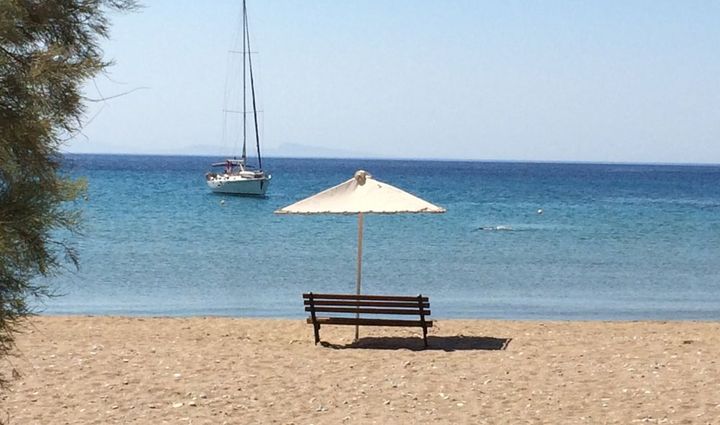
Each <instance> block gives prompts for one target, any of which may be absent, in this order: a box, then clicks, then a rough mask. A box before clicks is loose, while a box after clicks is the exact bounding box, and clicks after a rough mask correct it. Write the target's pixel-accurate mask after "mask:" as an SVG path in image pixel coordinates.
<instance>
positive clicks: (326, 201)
mask: <svg viewBox="0 0 720 425" xmlns="http://www.w3.org/2000/svg"><path fill="white" fill-rule="evenodd" d="M443 212H445V209H443V208H440V207H438V206H436V205H433V204H431V203H429V202H427V201H424V200H422V199H420V198H418V197H417V196H415V195H411V194H409V193H407V192H405V191H403V190H400V189H398V188H396V187H395V186H391V185H389V184H387V183H383V182H381V181H378V180H375V179H374V178H372V176H371V175H370V174H368V173H367V172H366V171H363V170H359V171H357V172H356V173H355V176H354V177H353V178H351V179H350V180H348V181H346V182H344V183H341V184H339V185H337V186H334V187H331V188H330V189H327V190H324V191H322V192H320V193H318V194H316V195H313V196H311V197H309V198H305V199H303V200H302V201H298V202H296V203H294V204H292V205H289V206H287V207H285V208H280V209H279V210H277V211H275V213H277V214H362V213H374V214H398V213H443Z"/></svg>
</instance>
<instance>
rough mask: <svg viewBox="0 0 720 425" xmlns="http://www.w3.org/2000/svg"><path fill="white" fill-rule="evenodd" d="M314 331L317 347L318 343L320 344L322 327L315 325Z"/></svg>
mask: <svg viewBox="0 0 720 425" xmlns="http://www.w3.org/2000/svg"><path fill="white" fill-rule="evenodd" d="M313 329H314V331H315V345H318V342H320V325H315V324H314V325H313Z"/></svg>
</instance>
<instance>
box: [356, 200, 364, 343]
mask: <svg viewBox="0 0 720 425" xmlns="http://www.w3.org/2000/svg"><path fill="white" fill-rule="evenodd" d="M362 244H363V213H358V254H357V274H356V282H355V292H356V293H357V294H358V295H360V281H361V279H362ZM358 308H359V307H358ZM355 317H356V318H360V313H356V314H355ZM358 338H360V326H359V325H355V341H357V340H358Z"/></svg>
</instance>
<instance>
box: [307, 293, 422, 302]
mask: <svg viewBox="0 0 720 425" xmlns="http://www.w3.org/2000/svg"><path fill="white" fill-rule="evenodd" d="M312 297H313V300H322V299H327V300H355V301H365V300H367V301H374V300H380V301H382V300H387V301H415V302H417V301H418V297H407V296H395V295H355V294H316V293H314V292H313V294H312ZM303 298H305V299H310V294H309V293H307V294H303ZM421 299H422V301H423V302H424V301H429V299H428V297H421Z"/></svg>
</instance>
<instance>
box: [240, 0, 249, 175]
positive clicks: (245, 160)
mask: <svg viewBox="0 0 720 425" xmlns="http://www.w3.org/2000/svg"><path fill="white" fill-rule="evenodd" d="M246 24H247V8H246V6H245V0H243V35H242V36H243V47H242V61H243V71H242V80H243V83H242V86H243V114H242V116H243V147H242V160H243V164H244V163H246V162H247V150H246V146H247V100H246V95H245V92H246V89H245V81H246V80H247V77H246V71H245V63H246V62H247V61H246V60H245V55H247V54H248V51H249V50H250V49H246V48H245V47H246V46H247V39H246V36H247V29H246V28H245V25H246Z"/></svg>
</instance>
